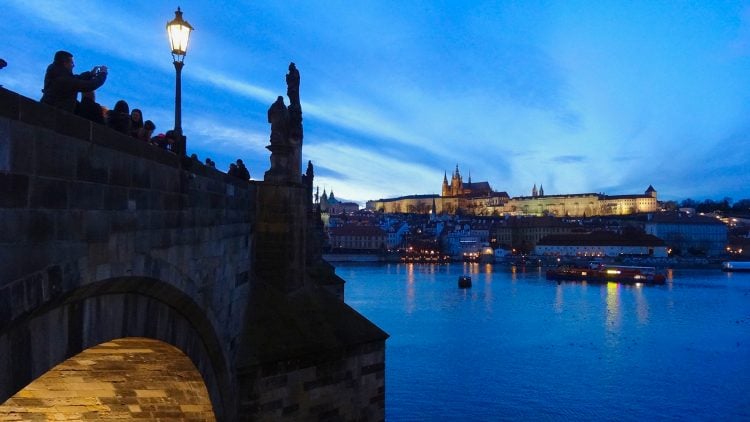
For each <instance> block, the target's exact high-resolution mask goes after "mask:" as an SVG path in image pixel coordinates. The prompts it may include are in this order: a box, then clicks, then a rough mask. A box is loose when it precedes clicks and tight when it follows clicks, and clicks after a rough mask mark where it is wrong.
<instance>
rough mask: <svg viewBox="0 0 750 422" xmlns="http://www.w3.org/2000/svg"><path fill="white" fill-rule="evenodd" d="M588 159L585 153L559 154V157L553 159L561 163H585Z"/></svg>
mask: <svg viewBox="0 0 750 422" xmlns="http://www.w3.org/2000/svg"><path fill="white" fill-rule="evenodd" d="M586 160H588V158H587V157H586V156H584V155H558V156H557V157H552V161H554V162H556V163H561V164H572V163H583V162H585V161H586Z"/></svg>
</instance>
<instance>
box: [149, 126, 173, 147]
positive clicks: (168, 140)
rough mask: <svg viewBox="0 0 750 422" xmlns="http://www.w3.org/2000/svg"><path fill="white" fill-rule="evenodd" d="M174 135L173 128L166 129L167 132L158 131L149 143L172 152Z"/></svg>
mask: <svg viewBox="0 0 750 422" xmlns="http://www.w3.org/2000/svg"><path fill="white" fill-rule="evenodd" d="M176 138H177V137H176V136H175V134H174V131H173V130H168V131H167V133H160V134H158V135H156V136H154V137H153V138H151V143H152V144H155V145H156V146H158V147H159V148H163V149H165V150H167V151H170V152H174V145H175V140H176Z"/></svg>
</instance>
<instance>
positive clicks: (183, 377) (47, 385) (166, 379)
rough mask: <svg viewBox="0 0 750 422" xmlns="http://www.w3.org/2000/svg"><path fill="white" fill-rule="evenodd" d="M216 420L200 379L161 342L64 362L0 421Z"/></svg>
mask: <svg viewBox="0 0 750 422" xmlns="http://www.w3.org/2000/svg"><path fill="white" fill-rule="evenodd" d="M19 417H20V418H21V419H23V420H32V419H39V418H46V419H47V420H56V419H66V420H70V419H77V420H81V419H96V420H109V419H120V420H122V419H158V418H171V419H190V420H203V421H212V420H215V416H214V414H213V411H212V406H211V401H210V400H209V397H208V391H207V390H206V386H205V384H204V383H203V379H202V377H201V374H200V373H199V372H198V371H197V369H196V368H195V366H194V365H193V364H192V362H191V361H190V359H189V358H188V357H187V356H185V355H184V354H183V353H182V352H181V351H180V350H179V349H177V348H175V347H174V346H171V345H168V344H166V343H164V342H161V341H158V340H152V339H147V338H138V337H128V338H123V339H115V340H112V341H109V342H106V343H102V344H99V345H97V346H94V347H91V348H88V349H86V350H84V351H83V352H81V353H79V354H77V355H75V356H73V357H71V358H69V359H67V360H65V361H64V362H62V363H60V364H59V365H57V366H55V367H54V368H53V369H51V370H50V371H48V372H47V373H45V374H44V375H42V376H41V377H39V378H37V379H36V380H34V381H33V382H32V383H31V384H29V385H28V386H26V387H25V388H24V389H22V390H21V391H19V392H18V393H16V394H15V395H14V396H13V397H11V398H10V399H9V400H8V401H7V402H6V403H4V404H3V405H1V406H0V419H4V418H19Z"/></svg>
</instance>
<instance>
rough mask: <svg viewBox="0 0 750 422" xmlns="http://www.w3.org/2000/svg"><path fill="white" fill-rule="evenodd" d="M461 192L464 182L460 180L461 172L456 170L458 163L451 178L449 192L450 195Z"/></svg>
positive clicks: (456, 194)
mask: <svg viewBox="0 0 750 422" xmlns="http://www.w3.org/2000/svg"><path fill="white" fill-rule="evenodd" d="M463 192H464V182H463V180H461V173H460V172H459V171H458V164H456V171H455V173H453V177H452V178H451V194H452V196H459V195H461V194H462V193H463Z"/></svg>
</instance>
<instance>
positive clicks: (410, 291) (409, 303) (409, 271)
mask: <svg viewBox="0 0 750 422" xmlns="http://www.w3.org/2000/svg"><path fill="white" fill-rule="evenodd" d="M414 284H415V283H414V264H406V313H408V314H411V313H412V312H414V305H415V302H416V291H415V290H416V289H415V287H414Z"/></svg>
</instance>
